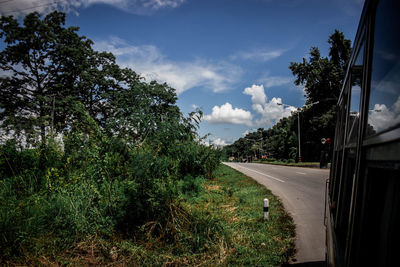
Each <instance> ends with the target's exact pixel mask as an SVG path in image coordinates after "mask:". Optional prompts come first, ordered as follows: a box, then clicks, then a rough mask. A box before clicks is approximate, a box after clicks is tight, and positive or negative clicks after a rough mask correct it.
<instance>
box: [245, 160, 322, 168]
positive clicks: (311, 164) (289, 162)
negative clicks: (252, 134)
mask: <svg viewBox="0 0 400 267" xmlns="http://www.w3.org/2000/svg"><path fill="white" fill-rule="evenodd" d="M252 162H253V163H263V164H272V165H282V166H294V167H312V168H316V167H318V168H319V167H320V163H319V162H296V161H295V160H294V159H289V160H285V159H283V160H278V159H274V158H269V159H265V160H254V161H252Z"/></svg>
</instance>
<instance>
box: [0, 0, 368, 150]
mask: <svg viewBox="0 0 400 267" xmlns="http://www.w3.org/2000/svg"><path fill="white" fill-rule="evenodd" d="M362 5H363V0H130V1H128V0H69V1H67V0H64V1H63V0H58V1H57V0H37V1H34V0H12V1H7V0H0V13H1V14H2V15H10V14H13V15H15V16H19V17H22V16H23V15H24V14H26V13H28V12H31V11H35V10H36V11H39V12H41V13H43V14H45V13H46V12H50V11H52V10H54V9H57V10H61V11H65V12H67V14H68V15H67V24H68V25H71V26H72V25H73V26H79V27H80V31H79V33H80V34H81V35H85V36H87V37H88V38H90V39H92V40H93V41H94V42H95V49H97V50H101V51H110V52H113V53H114V54H115V55H116V57H117V62H118V63H119V64H120V65H122V66H126V67H131V68H132V69H133V70H135V71H136V72H137V73H140V74H142V75H143V76H144V77H146V78H147V79H148V80H151V79H156V80H158V81H159V82H167V83H169V84H170V85H171V86H172V87H174V88H176V90H177V93H178V99H179V100H178V105H179V107H180V108H181V110H182V112H183V113H184V114H187V113H189V112H191V111H193V110H194V108H196V107H199V108H200V109H201V110H202V111H203V113H204V115H205V116H204V119H203V122H202V123H201V125H200V130H199V133H200V135H205V134H207V133H209V134H210V136H209V137H208V138H207V140H210V141H211V142H212V143H215V144H218V145H222V144H229V143H232V142H233V141H235V140H236V139H238V138H240V137H242V135H243V134H244V133H245V132H246V131H252V129H257V128H265V129H267V128H269V127H271V126H272V125H273V124H275V123H276V121H277V120H279V119H280V118H282V117H283V116H288V115H290V112H291V110H294V109H295V108H296V107H301V106H302V105H304V102H305V98H304V92H303V88H302V87H301V86H295V85H294V84H293V80H294V77H293V76H292V74H291V72H290V70H289V69H288V66H289V64H290V62H300V61H301V60H302V58H303V57H306V58H307V57H308V54H307V53H308V51H309V49H310V47H312V46H317V47H319V48H320V50H321V52H322V55H323V56H327V54H328V48H329V46H328V43H327V39H328V37H329V35H330V34H332V33H333V31H334V30H335V29H338V30H340V31H342V32H344V34H345V36H346V38H348V39H351V40H353V39H354V36H355V33H356V30H357V26H358V22H359V18H360V15H361V10H362ZM278 103H284V104H287V105H284V106H282V105H278Z"/></svg>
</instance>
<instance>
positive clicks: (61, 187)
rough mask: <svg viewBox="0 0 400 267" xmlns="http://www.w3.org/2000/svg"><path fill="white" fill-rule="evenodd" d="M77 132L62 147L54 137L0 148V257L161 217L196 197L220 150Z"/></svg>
mask: <svg viewBox="0 0 400 267" xmlns="http://www.w3.org/2000/svg"><path fill="white" fill-rule="evenodd" d="M79 136H80V135H79V134H76V133H70V134H69V135H68V136H66V137H65V138H64V151H63V149H62V147H61V145H59V144H57V143H55V142H49V143H48V144H46V145H41V146H40V147H38V148H33V149H23V150H20V149H18V148H17V145H16V143H15V142H12V141H9V142H7V143H6V144H4V145H2V146H1V147H0V151H1V159H2V161H1V165H0V168H1V180H0V202H1V205H0V233H1V234H0V244H1V245H0V251H1V255H2V257H3V259H7V258H9V257H12V256H17V255H21V254H24V253H33V254H35V253H40V252H41V251H43V250H48V249H54V248H57V249H65V248H67V247H68V246H70V245H71V244H73V243H76V242H79V241H81V240H83V239H85V238H86V237H88V236H92V235H104V236H111V235H112V234H115V233H118V232H119V233H123V234H127V235H135V233H136V232H137V231H138V229H139V228H140V226H141V225H143V224H145V223H147V222H150V221H157V222H159V223H160V224H161V225H163V224H166V223H167V222H168V218H169V217H170V214H169V213H170V208H169V207H170V206H171V205H172V204H173V203H175V202H176V201H177V199H178V198H179V196H183V197H193V196H196V195H197V194H198V193H199V192H200V191H201V190H202V187H201V185H202V183H203V181H204V179H205V178H212V173H213V170H214V169H215V167H216V166H217V164H218V163H219V158H218V156H219V151H218V150H215V149H213V148H209V147H205V146H203V145H200V144H198V143H196V142H194V141H185V142H182V143H178V145H176V146H174V148H173V149H172V148H171V149H169V153H170V155H163V154H160V153H158V152H157V151H155V150H154V149H153V148H152V147H150V146H148V145H143V146H142V147H138V148H134V149H130V148H129V147H128V146H127V144H126V143H124V142H123V141H121V140H120V139H118V138H113V137H104V136H99V137H96V138H95V137H93V138H94V139H96V140H91V141H90V142H88V140H86V141H85V140H82V139H85V138H83V137H82V136H83V135H81V137H82V138H79ZM85 142H86V143H85ZM78 147H79V148H78ZM41 158H43V159H41ZM41 160H42V161H43V163H41Z"/></svg>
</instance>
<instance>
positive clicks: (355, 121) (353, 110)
mask: <svg viewBox="0 0 400 267" xmlns="http://www.w3.org/2000/svg"><path fill="white" fill-rule="evenodd" d="M363 59H364V44H363V45H362V46H361V48H360V50H359V52H358V56H357V59H356V61H355V62H354V65H353V66H352V67H351V92H350V112H349V123H348V126H347V143H348V144H356V142H357V138H358V125H359V122H360V101H361V86H362V85H361V81H362V76H363Z"/></svg>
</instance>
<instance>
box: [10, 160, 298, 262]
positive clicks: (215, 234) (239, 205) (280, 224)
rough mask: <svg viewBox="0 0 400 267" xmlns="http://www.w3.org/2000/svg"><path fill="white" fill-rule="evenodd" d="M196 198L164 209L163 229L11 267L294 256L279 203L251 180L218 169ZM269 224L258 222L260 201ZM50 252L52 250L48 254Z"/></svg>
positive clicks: (148, 227)
mask: <svg viewBox="0 0 400 267" xmlns="http://www.w3.org/2000/svg"><path fill="white" fill-rule="evenodd" d="M215 177H216V178H215V179H213V180H203V184H202V186H201V190H199V192H198V194H197V195H196V196H193V195H190V196H188V195H182V196H181V198H180V200H179V201H178V202H176V203H174V204H172V205H171V206H170V207H169V209H170V210H169V217H168V218H167V219H166V220H167V223H166V224H161V223H159V222H157V221H154V222H148V223H146V224H145V225H143V226H141V227H140V228H138V229H137V231H136V232H135V233H134V234H131V235H129V236H126V235H120V234H115V235H113V237H112V238H104V237H101V236H92V237H91V238H89V239H86V240H85V241H83V242H80V243H78V244H75V245H74V246H73V247H72V248H69V249H67V250H64V251H62V252H61V253H60V252H57V253H56V254H54V253H53V254H52V253H49V252H44V253H42V254H40V255H30V256H28V257H26V258H24V259H21V258H20V259H19V260H17V261H16V262H8V264H10V265H17V264H28V265H52V266H53V265H54V266H57V265H69V266H89V265H96V266H98V265H102V266H104V265H107V266H281V265H282V264H283V263H286V262H287V261H288V260H289V258H290V257H291V256H292V255H294V253H295V226H294V223H293V220H292V218H291V217H290V216H289V215H288V213H287V212H286V211H285V210H284V208H283V205H282V203H281V202H280V201H279V199H278V198H277V197H275V196H274V195H272V194H271V192H270V191H269V190H268V189H266V188H265V187H263V186H261V185H260V184H258V183H257V182H255V181H254V180H252V179H251V178H249V177H247V176H245V175H243V174H241V173H239V172H237V171H236V170H233V169H231V168H230V167H228V166H225V165H221V166H220V167H219V168H218V169H217V171H216V172H215ZM265 197H267V198H268V199H269V201H270V219H269V220H268V221H264V220H263V199H264V198H265ZM49 251H51V250H49Z"/></svg>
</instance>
